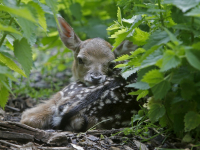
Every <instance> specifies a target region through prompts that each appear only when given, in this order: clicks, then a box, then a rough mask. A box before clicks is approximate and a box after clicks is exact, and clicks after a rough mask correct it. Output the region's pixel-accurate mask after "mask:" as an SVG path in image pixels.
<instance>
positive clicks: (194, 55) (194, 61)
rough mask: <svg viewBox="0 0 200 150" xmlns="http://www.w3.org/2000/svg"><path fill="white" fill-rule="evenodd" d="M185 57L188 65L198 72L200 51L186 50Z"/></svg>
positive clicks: (199, 68)
mask: <svg viewBox="0 0 200 150" xmlns="http://www.w3.org/2000/svg"><path fill="white" fill-rule="evenodd" d="M185 55H186V58H187V60H188V62H189V63H190V65H191V66H193V67H194V68H196V69H198V70H200V51H197V50H190V49H189V50H188V49H186V50H185Z"/></svg>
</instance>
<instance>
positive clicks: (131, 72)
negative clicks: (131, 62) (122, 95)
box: [122, 67, 139, 79]
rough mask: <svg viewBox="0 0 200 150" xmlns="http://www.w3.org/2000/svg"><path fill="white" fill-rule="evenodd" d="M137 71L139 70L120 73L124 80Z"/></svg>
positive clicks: (134, 69)
mask: <svg viewBox="0 0 200 150" xmlns="http://www.w3.org/2000/svg"><path fill="white" fill-rule="evenodd" d="M138 70H139V68H138V67H136V68H133V69H130V70H127V71H125V72H123V73H122V77H123V78H124V79H127V78H128V77H129V76H131V75H132V74H133V73H136V72H137V71H138Z"/></svg>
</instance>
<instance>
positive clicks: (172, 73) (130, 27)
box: [107, 0, 200, 139]
mask: <svg viewBox="0 0 200 150" xmlns="http://www.w3.org/2000/svg"><path fill="white" fill-rule="evenodd" d="M119 5H120V6H121V7H123V11H124V13H125V14H126V16H128V17H130V14H131V15H132V16H131V18H130V19H124V18H123V19H122V17H121V16H122V14H121V11H120V8H118V12H117V17H118V20H117V21H115V23H114V24H113V25H111V26H110V27H109V28H108V29H107V30H108V31H110V32H112V34H111V37H110V38H114V40H115V43H114V48H113V50H114V49H115V48H116V47H117V46H118V45H119V44H120V43H121V41H123V40H125V39H128V40H130V41H132V42H133V44H135V45H137V46H138V48H137V49H136V50H135V51H133V52H131V53H130V54H129V55H127V54H126V55H123V56H121V57H119V58H117V59H116V61H123V60H127V61H125V63H124V64H119V65H117V66H116V67H117V68H121V69H122V76H123V77H124V78H125V79H127V78H128V77H129V76H130V75H131V74H133V73H136V72H137V74H138V78H137V82H136V83H133V84H130V85H128V87H133V88H136V89H138V91H136V92H131V93H130V94H133V95H138V96H137V100H139V99H140V98H142V97H145V96H147V95H148V96H149V99H148V102H147V106H148V107H147V108H148V117H149V119H150V120H151V122H152V123H154V122H157V121H159V124H160V125H161V126H162V127H168V128H169V129H172V130H173V131H174V132H175V133H176V135H177V136H179V137H182V138H183V137H184V135H187V136H188V134H189V136H191V137H193V138H194V137H195V138H196V139H197V138H199V127H200V121H199V120H200V118H199V117H200V103H199V102H200V101H199V97H200V42H199V41H200V28H199V27H200V18H199V16H200V12H199V11H198V8H199V7H200V1H190V2H189V1H187V0H176V1H174V0H162V1H161V0H157V1H147V0H146V1H136V0H130V1H128V0H123V1H122V0H121V1H119ZM130 5H131V6H132V7H131V9H130ZM135 10H137V11H135Z"/></svg>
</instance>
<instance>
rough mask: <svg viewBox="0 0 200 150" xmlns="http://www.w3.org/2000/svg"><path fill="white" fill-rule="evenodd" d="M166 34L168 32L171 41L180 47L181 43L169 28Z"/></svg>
mask: <svg viewBox="0 0 200 150" xmlns="http://www.w3.org/2000/svg"><path fill="white" fill-rule="evenodd" d="M164 30H165V32H167V34H168V35H169V38H170V40H171V41H172V42H173V43H174V44H176V45H178V44H179V43H180V41H179V40H178V39H177V38H176V36H175V35H174V34H172V33H171V32H170V31H169V30H168V29H167V28H164Z"/></svg>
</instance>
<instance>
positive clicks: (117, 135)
mask: <svg viewBox="0 0 200 150" xmlns="http://www.w3.org/2000/svg"><path fill="white" fill-rule="evenodd" d="M65 74H66V72H65V73H63V74H62V73H60V74H59V75H56V76H54V77H58V76H59V80H62V78H63V79H64V78H65V79H66V78H67V79H68V78H69V76H66V75H65ZM32 80H33V81H34V82H32V83H31V86H32V88H35V89H37V90H38V91H39V90H41V89H45V88H49V84H48V82H47V83H44V80H43V77H42V76H41V75H40V74H37V75H36V76H34V77H33V78H32ZM50 80H51V79H50ZM51 81H54V82H55V83H56V82H57V80H56V79H54V80H51ZM62 81H63V80H62ZM67 82H69V80H68V81H63V82H62V83H60V85H59V86H60V87H61V88H62V87H64V85H66V84H67ZM56 84H58V83H56ZM36 103H37V101H36V100H35V99H34V98H31V97H29V96H27V95H25V94H18V96H17V97H12V96H11V97H10V99H9V101H8V103H7V105H6V107H5V110H2V109H0V149H1V150H3V149H20V150H26V149H29V150H36V149H44V150H46V149H49V150H64V149H66V150H69V149H77V150H83V149H92V150H96V149H97V150H98V149H100V150H104V149H110V150H120V149H124V150H132V149H134V150H137V149H138V150H139V149H141V150H148V149H149V150H153V149H191V148H193V145H192V144H188V143H181V140H180V139H176V138H174V136H173V135H172V136H166V135H163V134H159V135H158V136H156V137H153V136H154V135H155V134H156V132H157V131H156V130H154V129H153V128H152V129H149V130H150V131H151V132H152V133H151V135H152V138H150V140H148V141H145V140H144V139H142V138H141V137H140V136H133V135H124V133H123V129H111V130H90V131H87V132H85V133H72V132H66V131H65V132H63V131H55V130H40V129H35V128H32V127H29V126H26V125H23V124H20V123H19V122H20V119H21V114H22V112H23V111H24V110H25V109H27V108H31V107H34V105H36ZM193 149H196V147H194V148H193Z"/></svg>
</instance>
